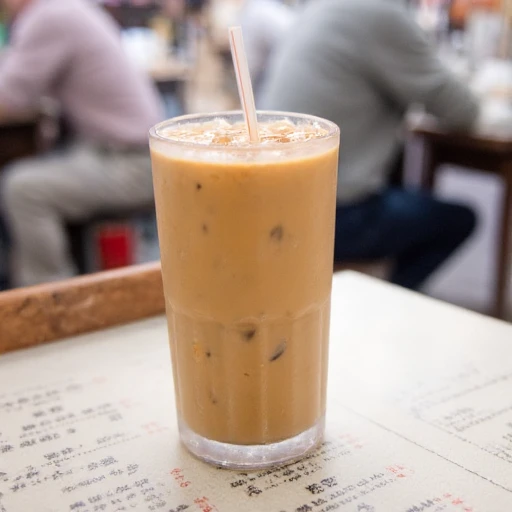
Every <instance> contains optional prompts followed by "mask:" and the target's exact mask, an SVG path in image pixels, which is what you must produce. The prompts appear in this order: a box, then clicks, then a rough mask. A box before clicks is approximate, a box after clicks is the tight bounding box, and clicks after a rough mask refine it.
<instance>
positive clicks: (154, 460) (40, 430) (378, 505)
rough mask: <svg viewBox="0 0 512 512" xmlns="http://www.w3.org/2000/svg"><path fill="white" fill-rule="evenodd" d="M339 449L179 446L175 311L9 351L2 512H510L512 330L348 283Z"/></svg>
mask: <svg viewBox="0 0 512 512" xmlns="http://www.w3.org/2000/svg"><path fill="white" fill-rule="evenodd" d="M332 313H333V314H332V324H331V349H330V376H329V396H328V414H327V432H326V439H325V443H324V444H323V445H322V446H321V447H320V449H318V450H317V451H316V452H315V453H314V454H313V455H312V456H310V457H308V458H307V459H306V460H304V461H302V462H298V463H294V464H290V465H289V466H286V467H284V468H277V469H274V470H268V471H261V472H254V473H239V472H231V471H227V470H222V469H217V468H214V467H210V466H207V465H206V464H203V463H201V462H200V461H198V460H196V459H194V458H193V457H192V456H190V455H189V454H188V453H187V452H186V451H185V450H184V449H183V448H182V447H181V446H180V444H179V441H178V433H177V429H176V419H175V413H174V403H173V402H174V399H173V393H172V382H171V376H170V364H169V362H168V361H169V359H168V358H169V353H168V345H167V331H166V325H165V319H164V318H162V317H158V318H154V319H151V320H148V321H144V322H139V323H135V324H131V325H126V326H122V327H120V328H115V329H111V330H106V331H101V332H98V333H95V334H92V335H86V336H82V337H79V338H75V339H73V340H68V341H63V342H58V343H53V344H50V345H47V346H40V347H36V348H33V349H29V350H26V351H19V352H14V353H11V354H8V355H3V356H0V511H2V512H19V511H27V512H28V511H32V510H33V511H35V510H37V511H38V512H50V511H51V512H54V511H55V512H57V511H58V512H64V511H68V510H69V511H71V510H77V511H80V512H94V511H106V512H113V511H122V510H125V511H128V510H136V511H152V510H157V511H158V510H161V511H163V512H176V511H178V510H179V511H184V510H188V511H190V512H192V511H197V512H201V511H202V512H208V511H219V512H230V511H233V512H235V511H236V512H238V511H249V512H251V511H266V512H308V511H312V512H327V511H330V510H346V511H348V512H393V511H398V512H417V511H423V510H428V511H429V512H430V511H434V510H435V511H454V512H508V511H510V510H512V326H510V325H508V324H506V323H503V322H500V321H498V320H494V319H491V318H487V317H484V316H481V315H477V314H475V313H472V312H469V311H465V310H462V309H459V308H457V307H455V306H450V305H447V304H444V303H441V302H437V301H434V300H432V299H429V298H426V297H423V296H421V295H418V294H415V293H412V292H409V291H406V290H403V289H399V288H397V287H394V286H392V285H389V284H386V283H384V282H380V281H377V280H374V279H371V278H368V277H364V276H361V275H359V274H356V273H351V272H347V273H342V274H340V275H337V276H336V277H335V278H334V288H333V306H332Z"/></svg>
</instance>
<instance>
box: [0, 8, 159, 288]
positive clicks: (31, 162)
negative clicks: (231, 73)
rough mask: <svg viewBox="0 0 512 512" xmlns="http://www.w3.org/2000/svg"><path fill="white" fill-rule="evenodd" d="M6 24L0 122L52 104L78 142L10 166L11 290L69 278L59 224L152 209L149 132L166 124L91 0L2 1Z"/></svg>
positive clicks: (5, 198)
mask: <svg viewBox="0 0 512 512" xmlns="http://www.w3.org/2000/svg"><path fill="white" fill-rule="evenodd" d="M0 4H1V5H2V7H3V8H4V9H5V10H6V11H7V12H8V14H9V16H10V17H11V19H12V32H11V41H10V45H9V48H8V49H7V51H6V53H5V55H4V57H3V59H2V60H1V62H0V117H1V116H11V115H15V114H16V113H19V112H23V111H30V110H35V109H38V107H39V104H40V102H41V99H42V98H43V97H46V96H48V97H52V98H54V99H56V100H57V101H58V102H59V104H60V107H61V109H62V113H63V116H64V117H65V119H66V120H67V122H68V123H69V125H70V126H71V129H72V131H73V133H74V134H75V135H76V140H75V142H74V143H73V144H72V145H71V146H70V147H67V148H65V149H64V150H62V151H60V152H55V153H52V154H50V155H47V156H45V157H41V158H32V159H27V160H22V161H19V162H16V163H15V164H13V165H12V166H11V168H10V169H9V170H8V171H7V173H6V175H5V177H4V179H3V180H2V181H3V183H2V198H1V203H0V205H1V208H2V209H3V212H4V214H5V218H6V221H7V225H8V228H9V231H10V234H11V237H12V242H13V245H14V253H15V258H14V265H13V272H14V276H13V277H14V284H15V285H32V284H36V283H41V282H44V281H50V280H54V279H61V278H65V277H69V276H71V275H73V274H74V273H75V268H74V266H73V263H72V260H71V258H70V254H69V247H68V241H67V238H66V234H65V228H64V225H65V222H66V221H77V220H80V219H85V218H87V217H88V216H90V215H92V214H95V213H97V212H105V211H115V210H122V209H126V208H131V207H134V206H138V205H144V204H147V203H148V202H151V201H152V183H151V166H150V160H149V153H148V148H147V133H148V129H149V128H150V127H151V126H152V125H154V124H155V123H156V122H157V121H159V120H160V119H161V117H162V113H161V105H160V100H159V98H158V96H157V94H156V92H155V90H154V89H153V86H152V85H151V84H150V82H149V79H148V78H147V77H146V76H145V75H144V74H143V73H142V72H141V71H139V70H137V69H136V68H135V67H134V66H133V65H132V64H131V63H130V61H129V60H128V58H127V56H126V54H125V52H124V51H123V49H122V46H121V40H120V37H119V33H118V28H117V26H116V25H115V23H114V21H113V20H112V19H111V18H110V17H109V16H108V15H107V14H106V13H105V12H103V11H102V10H101V9H100V8H99V7H97V6H96V5H95V4H94V3H93V2H90V1H88V0H65V1H63V0H1V2H0Z"/></svg>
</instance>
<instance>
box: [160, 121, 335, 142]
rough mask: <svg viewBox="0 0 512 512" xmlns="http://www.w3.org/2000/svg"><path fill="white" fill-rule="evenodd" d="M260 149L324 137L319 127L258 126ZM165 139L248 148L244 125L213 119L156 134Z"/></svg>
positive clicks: (315, 124)
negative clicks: (266, 146)
mask: <svg viewBox="0 0 512 512" xmlns="http://www.w3.org/2000/svg"><path fill="white" fill-rule="evenodd" d="M258 128H259V135H260V139H261V145H263V146H265V145H269V144H276V143H277V144H289V143H294V142H307V141H308V140H311V139H318V138H322V137H325V136H326V135H328V131H327V130H326V129H325V128H322V127H321V126H320V124H319V123H316V122H312V123H307V124H306V123H301V124H294V123H292V122H291V121H289V120H287V119H283V120H279V121H272V122H265V123H259V124H258ZM160 135H162V136H163V137H165V138H166V139H169V140H173V141H177V142H189V143H192V144H200V145H205V146H210V145H215V146H219V145H220V146H233V147H243V146H249V145H251V143H250V140H249V133H248V132H247V128H246V125H245V123H242V122H239V123H234V124H231V123H229V122H227V121H226V120H225V119H215V120H214V121H210V122H207V123H197V124H187V125H182V126H179V125H178V126H172V127H169V128H166V129H164V130H162V131H161V132H160Z"/></svg>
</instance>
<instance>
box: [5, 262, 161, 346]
mask: <svg viewBox="0 0 512 512" xmlns="http://www.w3.org/2000/svg"><path fill="white" fill-rule="evenodd" d="M164 311H165V300H164V294H163V287H162V277H161V268H160V263H159V262H157V263H149V264H145V265H137V266H134V267H127V268H123V269H119V270H113V271H107V272H98V273H96V274H91V275H87V276H81V277H77V278H73V279H68V280H65V281H59V282H56V283H48V284H43V285H39V286H33V287H28V288H19V289H16V290H11V291H7V292H2V293H0V354H2V353H6V352H9V351H13V350H19V349H23V348H28V347H31V346H34V345H39V344H42V343H47V342H50V341H56V340H59V339H63V338H67V337H71V336H76V335H78V334H85V333H88V332H92V331H96V330H100V329H105V328H107V327H113V326H116V325H121V324H125V323H129V322H134V321H137V320H141V319H144V318H149V317H151V316H156V315H159V314H162V313H163V312H164Z"/></svg>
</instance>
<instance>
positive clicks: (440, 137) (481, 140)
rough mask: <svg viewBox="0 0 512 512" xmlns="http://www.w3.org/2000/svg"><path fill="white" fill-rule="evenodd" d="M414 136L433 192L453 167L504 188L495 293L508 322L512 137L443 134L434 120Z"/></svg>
mask: <svg viewBox="0 0 512 512" xmlns="http://www.w3.org/2000/svg"><path fill="white" fill-rule="evenodd" d="M411 132H412V133H413V134H414V135H416V136H418V137H420V138H421V139H422V141H423V142H424V148H425V160H424V169H423V176H422V182H423V186H424V187H425V188H427V189H429V190H431V189H433V188H434V186H435V181H436V177H437V171H438V169H439V168H440V166H441V165H443V164H452V165H457V166H462V167H468V168H471V169H477V170H479V171H483V172H489V173H492V174H496V175H498V176H499V177H500V178H501V179H502V181H503V185H504V200H503V203H502V204H501V205H500V214H499V236H498V238H497V245H496V252H495V254H496V256H495V257H496V272H495V276H494V279H495V287H496V288H495V293H494V303H493V305H492V313H493V314H494V315H495V316H497V317H498V318H504V317H505V314H506V310H507V297H508V289H509V281H510V266H511V265H512V248H511V237H512V233H511V230H512V223H511V214H512V211H511V210H512V136H511V137H509V138H507V137H505V138H500V137H498V136H496V137H493V136H489V135H478V134H454V133H448V132H446V131H443V130H442V129H441V128H439V126H438V125H437V124H436V123H435V122H434V121H432V120H430V119H424V120H422V121H419V122H418V123H417V124H415V125H414V127H412V128H411Z"/></svg>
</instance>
